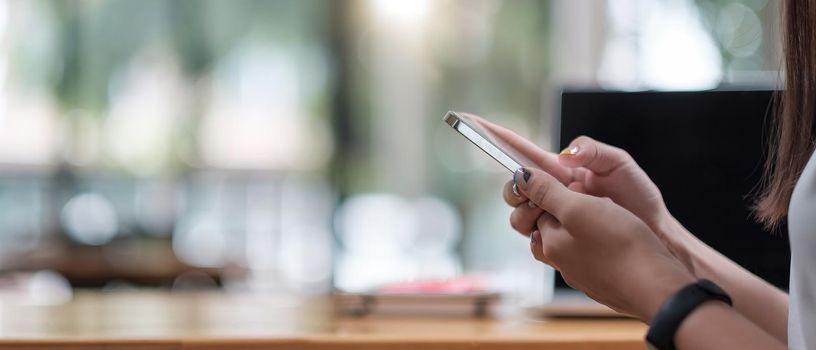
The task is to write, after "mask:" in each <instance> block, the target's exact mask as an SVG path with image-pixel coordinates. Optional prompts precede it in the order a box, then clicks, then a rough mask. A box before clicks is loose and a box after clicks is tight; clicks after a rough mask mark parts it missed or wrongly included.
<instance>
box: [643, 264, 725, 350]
mask: <svg viewBox="0 0 816 350" xmlns="http://www.w3.org/2000/svg"><path fill="white" fill-rule="evenodd" d="M711 300H717V301H722V302H724V303H726V304H728V305H729V306H730V305H732V303H731V297H729V296H728V294H726V293H725V291H723V290H722V289H721V288H720V287H719V286H717V285H716V284H714V282H711V281H709V280H707V279H701V280H698V281H697V282H695V283H692V284H690V285H688V286H685V287H683V288H682V289H680V290H679V291H677V292H676V293H674V295H672V296H671V297H670V298H669V299H668V300H666V302H664V303H663V305H662V306H661V307H660V309H659V310H658V311H657V314H656V315H655V317H654V319H652V322H651V324H650V325H649V332H648V333H646V341H647V342H648V343H649V345H650V346H652V347H654V348H657V349H660V350H674V349H675V347H674V335H675V333H677V330H678V329H679V328H680V325H681V324H682V323H683V321H684V320H685V319H686V317H688V315H689V314H691V313H692V312H693V311H694V310H695V309H696V308H697V307H699V306H700V305H702V304H703V303H705V302H707V301H711Z"/></svg>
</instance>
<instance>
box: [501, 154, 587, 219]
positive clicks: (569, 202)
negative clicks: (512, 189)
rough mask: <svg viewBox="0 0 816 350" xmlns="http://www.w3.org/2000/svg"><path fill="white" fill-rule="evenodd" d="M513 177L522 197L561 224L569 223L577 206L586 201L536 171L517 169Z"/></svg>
mask: <svg viewBox="0 0 816 350" xmlns="http://www.w3.org/2000/svg"><path fill="white" fill-rule="evenodd" d="M513 176H514V177H515V178H516V179H517V180H516V182H517V183H518V187H519V191H520V192H521V193H522V194H523V195H524V196H526V197H527V198H529V199H530V201H532V202H533V203H535V204H536V205H537V206H538V207H539V208H541V209H543V210H544V211H545V212H548V213H550V214H552V216H554V217H555V218H556V219H557V220H558V221H559V222H561V223H565V224H566V223H568V222H569V221H571V217H572V216H573V215H574V214H575V210H576V209H577V206H578V205H580V203H581V202H583V201H585V200H586V199H585V197H586V195H584V194H581V193H577V192H573V191H570V190H569V189H567V187H565V186H564V185H563V184H561V183H560V182H559V181H558V180H556V179H555V178H554V177H552V176H551V175H550V174H547V173H546V172H544V171H541V170H538V169H532V168H531V169H527V168H523V169H519V171H517V172H516V173H515V174H513Z"/></svg>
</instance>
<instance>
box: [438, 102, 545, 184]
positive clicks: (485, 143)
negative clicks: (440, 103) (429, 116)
mask: <svg viewBox="0 0 816 350" xmlns="http://www.w3.org/2000/svg"><path fill="white" fill-rule="evenodd" d="M442 120H443V121H445V123H447V124H448V125H450V126H451V127H452V128H453V129H454V130H456V131H458V132H459V133H460V134H461V135H462V136H464V137H465V138H466V139H468V140H470V142H472V143H473V144H474V145H476V147H479V148H480V149H481V150H482V151H484V152H485V153H487V154H488V155H489V156H490V157H492V158H493V159H495V160H496V161H498V162H499V163H500V164H501V165H503V166H504V167H505V168H507V170H510V172H511V173H514V172H515V171H516V170H518V169H519V168H521V167H529V166H530V165H532V164H533V163H532V162H531V161H530V160H529V159H528V158H527V157H525V156H524V155H523V154H521V152H519V151H518V150H517V149H516V148H515V147H513V146H511V145H510V144H508V143H507V142H505V141H504V140H503V139H502V138H501V137H499V136H498V135H496V134H495V133H494V132H492V131H490V130H489V129H488V128H486V127H485V126H484V125H485V124H484V123H483V122H482V119H481V118H480V117H477V116H474V115H471V114H466V113H460V112H454V111H449V112H448V113H446V114H445V116H444V117H443V118H442Z"/></svg>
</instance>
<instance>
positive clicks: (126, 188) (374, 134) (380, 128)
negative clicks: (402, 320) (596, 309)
mask: <svg viewBox="0 0 816 350" xmlns="http://www.w3.org/2000/svg"><path fill="white" fill-rule="evenodd" d="M777 7H778V2H777V1H766V0H744V1H736V0H696V1H694V0H606V1H603V0H551V1H546V0H514V1H498V0H467V1H465V0H412V1H397V0H334V1H328V0H276V1H255V0H232V1H216V0H162V1H159V0H140V1H133V0H108V1H105V0H53V1H48V0H2V1H0V293H8V294H14V295H17V296H19V297H21V298H23V299H24V300H26V301H28V302H34V303H51V302H61V301H64V300H66V299H69V298H70V297H71V293H72V288H76V287H87V288H102V289H104V290H127V289H132V288H138V287H160V288H171V289H173V290H179V289H181V290H185V289H216V288H222V289H225V290H235V291H247V290H249V291H263V292H275V293H276V292H281V293H296V294H323V293H327V292H329V291H331V290H333V289H339V290H344V291H352V292H355V291H357V292H359V291H369V290H373V289H376V288H378V287H380V286H383V285H387V284H389V283H394V282H404V281H418V280H447V279H451V278H456V277H461V276H476V277H477V278H478V279H479V281H483V282H484V283H487V284H489V285H491V286H493V287H492V288H495V289H498V290H500V291H502V292H506V293H508V294H511V295H518V296H520V297H521V298H522V299H523V298H527V299H529V300H528V301H531V302H536V301H541V300H542V299H546V298H547V293H546V288H544V285H545V284H546V282H547V279H548V278H552V277H551V275H552V273H551V271H550V272H548V271H547V268H545V267H544V266H543V265H540V264H538V263H536V262H535V261H533V260H532V259H530V257H529V254H528V243H527V240H526V238H524V237H522V236H521V235H518V234H516V233H514V232H513V230H512V229H511V228H510V225H509V223H508V214H509V212H510V208H508V207H506V205H505V204H504V203H503V202H502V200H501V196H500V191H501V189H502V185H503V184H504V182H506V181H507V180H509V178H510V176H509V175H510V174H508V173H507V172H506V170H504V169H503V168H501V167H500V166H499V165H498V164H495V162H493V161H492V160H490V159H489V158H488V157H486V156H484V155H483V154H481V153H479V151H478V150H476V149H475V148H474V147H472V146H471V145H469V144H468V143H467V142H466V141H465V140H464V139H462V138H461V137H459V136H457V135H456V134H455V133H454V132H453V131H452V130H450V128H449V127H448V126H447V125H445V124H444V123H442V122H441V117H442V115H443V114H444V113H445V112H446V111H447V110H461V111H469V112H473V113H476V114H479V115H482V116H485V117H487V118H489V119H491V120H493V121H496V122H498V123H500V124H503V125H506V126H508V127H510V128H511V129H514V130H516V131H518V132H519V133H520V134H522V135H524V136H527V137H529V138H531V139H533V140H535V141H536V142H537V143H539V144H540V145H542V147H544V148H551V147H550V146H551V137H550V136H551V133H552V131H551V124H552V121H553V115H554V114H555V113H556V112H557V107H558V106H557V101H558V100H557V96H558V92H559V91H560V90H561V89H562V88H563V87H567V86H569V87H582V88H601V89H615V90H643V89H656V90H697V89H710V88H715V87H718V86H722V85H728V84H761V83H768V82H770V83H774V82H776V81H777V79H778V78H777V77H778V69H779V67H780V62H781V59H780V42H779V39H778V30H777V27H778V23H777V22H778V19H777V16H778V14H777V11H778V9H777ZM547 276H549V277H547Z"/></svg>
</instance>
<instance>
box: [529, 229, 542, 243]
mask: <svg viewBox="0 0 816 350" xmlns="http://www.w3.org/2000/svg"><path fill="white" fill-rule="evenodd" d="M538 242H541V232H538V230H535V231H533V233H531V234H530V244H532V245H538Z"/></svg>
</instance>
